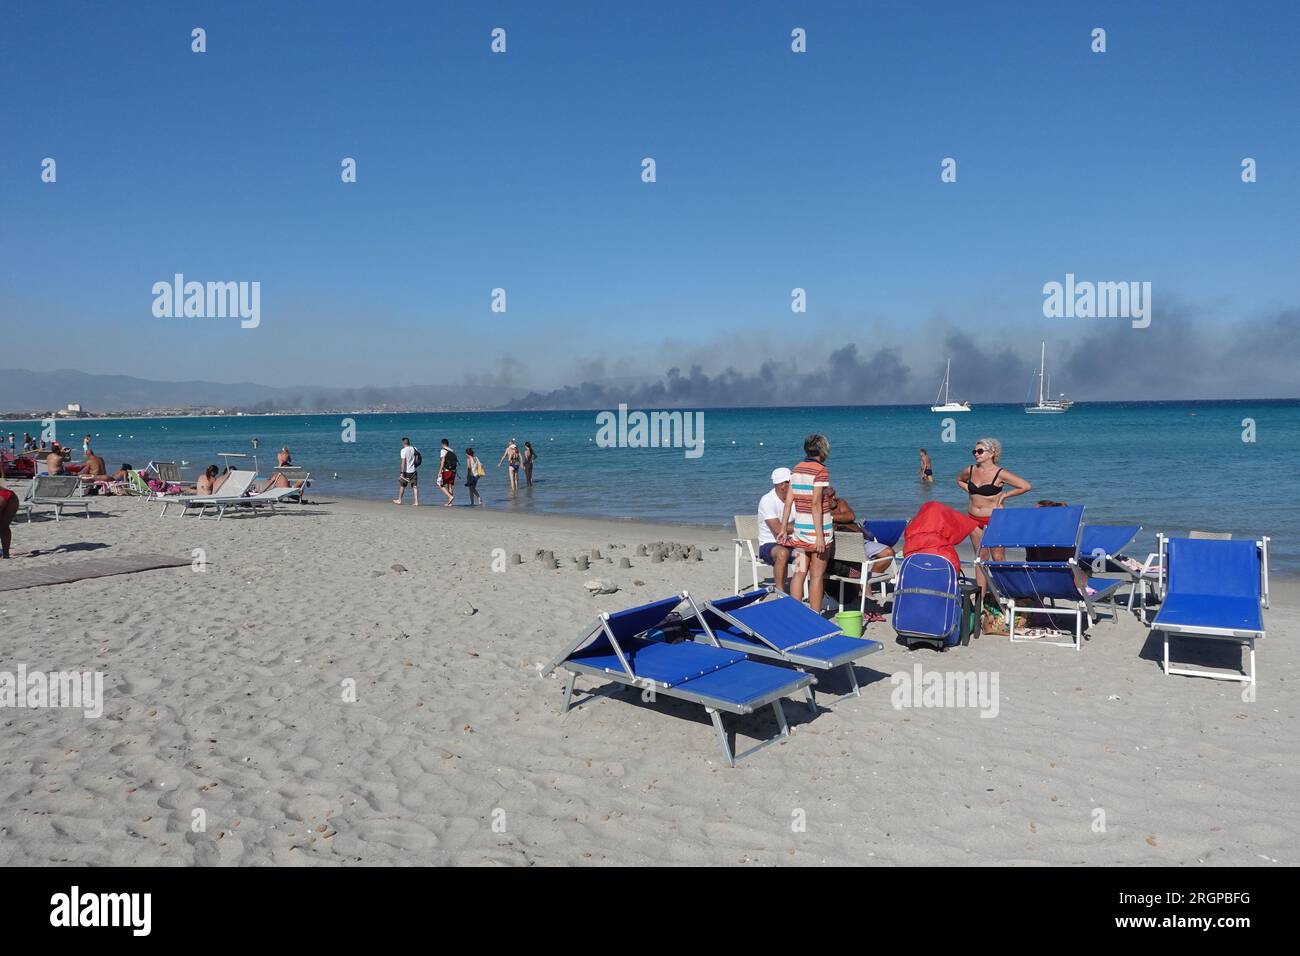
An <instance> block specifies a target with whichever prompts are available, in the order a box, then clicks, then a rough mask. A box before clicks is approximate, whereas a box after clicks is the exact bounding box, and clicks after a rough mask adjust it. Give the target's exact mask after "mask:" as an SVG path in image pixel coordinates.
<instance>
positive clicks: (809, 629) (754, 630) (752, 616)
mask: <svg viewBox="0 0 1300 956" xmlns="http://www.w3.org/2000/svg"><path fill="white" fill-rule="evenodd" d="M770 595H775V596H770ZM765 599H766V600H765ZM701 625H702V626H695V627H692V628H691V633H692V634H693V635H694V637H695V639H696V640H697V641H704V642H708V643H715V644H717V645H719V646H721V647H724V648H726V649H728V650H735V651H742V652H743V653H745V654H748V655H751V656H753V657H761V658H764V659H766V660H774V661H781V662H783V663H786V664H792V665H793V666H794V667H796V668H797V669H799V670H804V669H810V670H819V671H829V670H833V669H834V668H837V667H843V668H844V670H845V672H846V673H847V674H848V678H849V686H850V687H852V689H853V694H854V696H857V697H860V696H862V694H861V691H860V690H859V688H858V675H857V673H856V672H855V671H854V670H853V662H854V661H856V660H858V659H859V658H861V657H866V656H867V655H868V654H874V653H876V651H879V650H881V649H882V645H881V643H880V642H879V641H872V640H867V639H865V638H860V637H849V636H848V635H846V634H844V633H843V632H842V631H841V630H840V629H839V628H838V627H837V626H836V625H835V623H834V622H832V621H828V620H826V619H825V618H824V617H822V616H821V615H820V614H818V613H817V612H816V611H814V610H812V608H810V607H808V606H807V605H806V604H804V603H803V602H802V601H800V600H798V599H796V598H793V597H790V595H788V594H780V593H779V592H777V591H775V590H774V589H772V588H759V589H757V590H754V591H749V592H747V593H745V594H738V595H736V596H734V597H725V598H720V599H718V600H716V601H706V602H705V604H704V612H703V614H702V615H701ZM808 706H809V707H811V708H812V709H813V710H816V709H817V703H816V699H815V698H814V696H813V689H812V685H811V684H810V685H809V687H808Z"/></svg>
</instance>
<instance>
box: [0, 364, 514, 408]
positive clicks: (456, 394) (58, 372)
mask: <svg viewBox="0 0 1300 956" xmlns="http://www.w3.org/2000/svg"><path fill="white" fill-rule="evenodd" d="M526 391H527V389H510V388H499V387H495V386H488V385H407V386H400V387H392V386H385V387H382V388H381V387H379V386H369V385H367V386H362V387H359V388H326V387H323V386H315V385H302V386H274V385H258V384H256V383H254V382H234V383H229V384H226V383H221V382H203V381H189V382H157V381H152V380H150V379H144V378H133V377H131V376H129V375H95V374H91V373H89V372H78V371H75V370H73V369H51V370H46V371H42V372H32V371H28V370H26V369H0V413H7V412H31V411H53V410H57V409H61V408H64V407H65V406H66V405H68V403H70V402H73V403H77V404H79V405H81V408H82V410H83V411H85V412H88V413H90V414H102V413H104V412H132V411H150V410H156V409H179V408H224V409H225V410H226V411H228V412H233V411H245V412H270V411H285V412H297V411H302V412H306V411H359V410H362V409H379V408H386V409H391V410H392V411H426V410H434V409H439V410H441V409H482V408H496V407H498V406H500V405H503V404H505V403H506V402H509V401H511V400H512V399H515V398H518V397H520V396H521V395H523V394H524V393H525V392H526Z"/></svg>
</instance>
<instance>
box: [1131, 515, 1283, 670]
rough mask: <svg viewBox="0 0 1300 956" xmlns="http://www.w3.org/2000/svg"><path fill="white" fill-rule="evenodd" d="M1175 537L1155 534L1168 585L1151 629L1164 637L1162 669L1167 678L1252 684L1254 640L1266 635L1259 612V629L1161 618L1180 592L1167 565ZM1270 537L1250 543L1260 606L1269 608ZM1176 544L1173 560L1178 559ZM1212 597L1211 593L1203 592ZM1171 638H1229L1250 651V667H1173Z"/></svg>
mask: <svg viewBox="0 0 1300 956" xmlns="http://www.w3.org/2000/svg"><path fill="white" fill-rule="evenodd" d="M1173 540H1177V539H1171V538H1168V537H1166V536H1165V535H1163V534H1161V535H1159V536H1158V538H1157V541H1158V542H1159V548H1160V550H1159V555H1160V566H1161V567H1162V568H1165V569H1166V578H1167V580H1168V582H1169V586H1168V588H1167V589H1166V594H1165V601H1164V602H1162V603H1161V605H1160V610H1159V611H1158V612H1156V616H1155V619H1154V620H1153V621H1152V622H1151V630H1152V631H1154V632H1159V633H1160V634H1161V635H1162V637H1163V638H1164V672H1165V676H1166V677H1168V676H1169V675H1170V674H1179V675H1182V676H1186V677H1209V678H1211V679H1213V680H1230V681H1238V682H1239V683H1243V684H1249V685H1253V684H1254V683H1255V641H1257V640H1260V639H1262V638H1263V637H1264V635H1265V628H1264V618H1263V614H1261V615H1260V622H1259V623H1260V626H1259V627H1258V628H1245V627H1221V626H1218V625H1217V624H1190V623H1174V622H1171V621H1168V620H1164V621H1162V620H1161V615H1162V614H1163V613H1164V612H1165V608H1166V607H1168V606H1169V601H1170V600H1172V599H1173V598H1174V597H1176V596H1177V595H1178V594H1179V593H1180V592H1179V590H1178V588H1177V586H1176V584H1175V582H1174V574H1175V573H1176V572H1175V569H1174V568H1173V567H1171V566H1170V564H1169V561H1170V558H1171V556H1170V554H1169V545H1170V542H1171V541H1173ZM1185 540H1187V541H1195V542H1196V544H1197V545H1202V546H1203V545H1211V546H1212V545H1213V543H1217V542H1218V541H1223V542H1224V543H1230V544H1235V545H1238V546H1239V545H1241V544H1245V543H1246V542H1242V541H1236V542H1230V541H1229V539H1196V538H1190V537H1189V538H1187V539H1185ZM1269 540H1270V539H1269V538H1267V537H1263V538H1260V539H1259V540H1257V541H1255V542H1253V543H1254V545H1255V548H1256V554H1257V556H1258V558H1259V607H1260V608H1267V607H1268V543H1269ZM1176 552H1177V546H1175V554H1174V555H1173V556H1172V557H1173V559H1174V560H1175V561H1176V560H1177V554H1176ZM1205 596H1207V597H1213V595H1205ZM1171 636H1173V637H1205V638H1210V639H1211V640H1221V641H1232V642H1235V643H1238V644H1241V645H1242V646H1243V647H1245V648H1247V649H1248V650H1249V666H1248V667H1247V668H1246V669H1245V671H1244V672H1243V673H1241V674H1234V673H1227V672H1225V671H1214V670H1209V669H1203V668H1191V667H1182V668H1179V667H1172V666H1171V665H1170V663H1169V638H1170V637H1171Z"/></svg>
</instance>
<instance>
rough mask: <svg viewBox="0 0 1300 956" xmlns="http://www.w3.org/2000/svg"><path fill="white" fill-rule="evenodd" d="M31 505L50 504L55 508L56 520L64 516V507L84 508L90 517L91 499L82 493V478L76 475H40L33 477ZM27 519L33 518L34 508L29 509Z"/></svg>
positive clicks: (30, 496)
mask: <svg viewBox="0 0 1300 956" xmlns="http://www.w3.org/2000/svg"><path fill="white" fill-rule="evenodd" d="M28 500H29V501H30V504H31V505H48V506H50V507H52V508H53V509H54V520H55V521H59V520H60V519H61V518H62V517H63V509H64V508H84V509H85V510H86V517H87V518H89V517H90V502H91V499H90V498H87V497H83V496H82V494H81V479H80V478H78V477H77V476H76V475H38V476H37V477H35V478H33V479H32V485H31V494H30V495H29V499H28ZM27 520H28V521H29V522H30V521H31V520H32V509H31V508H30V507H29V509H28V511H27Z"/></svg>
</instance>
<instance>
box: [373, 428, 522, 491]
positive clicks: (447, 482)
mask: <svg viewBox="0 0 1300 956" xmlns="http://www.w3.org/2000/svg"><path fill="white" fill-rule="evenodd" d="M464 451H465V487H466V489H468V491H469V507H471V508H472V507H474V505H475V504H478V505H479V506H482V505H483V496H482V495H480V494H479V493H478V480H479V479H480V478H482V477H484V476H485V475H486V474H487V469H485V468H484V467H483V461H482V459H480V458H479V456H478V454H477V453H476V452H475V451H474V449H473V448H472V447H467V448H465V450H464ZM536 460H537V452H536V451H535V450H534V449H533V443H532V442H527V441H526V442H524V443H523V445H522V447H521V446H520V444H519V442H518V441H516V440H515V439H513V438H512V439H510V442H509V443H508V444H507V445H506V448H505V451H503V452H502V453H501V458H500V459H499V460H498V461H497V467H498V468H500V467H501V466H502V465H503V464H504V465H509V467H510V490H511V492H515V491H518V490H519V473H520V471H522V472H523V473H524V480H525V481H526V482H527V487H529V488H531V487H532V486H533V464H534V462H536ZM423 464H424V455H423V453H422V452H421V451H420V449H418V448H417V447H415V446H414V445H413V444H411V439H410V438H409V437H407V436H405V435H403V436H402V449H401V452H400V464H399V470H398V477H397V497H396V498H394V499H393V504H395V505H400V504H402V501H403V499H404V498H405V497H406V489H407V488H410V489H411V504H412V505H414V506H416V507H419V504H420V466H421V465H423ZM459 467H460V457H459V456H458V455H457V454H456V452H455V451H454V450H453V449H452V447H451V442H450V441H449V440H448V439H446V438H444V439H443V440H442V442H441V445H440V447H439V449H438V468H437V476H438V477H437V487H438V490H439V491H441V492H442V494H443V496H444V497H445V498H446V499H447V500H446V501H445V502H444V503H443V507H444V508H451V507H453V506H454V505H455V504H456V477H457V473H458V469H459Z"/></svg>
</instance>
